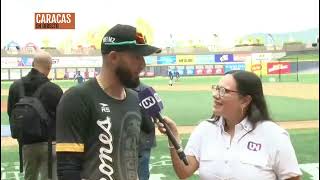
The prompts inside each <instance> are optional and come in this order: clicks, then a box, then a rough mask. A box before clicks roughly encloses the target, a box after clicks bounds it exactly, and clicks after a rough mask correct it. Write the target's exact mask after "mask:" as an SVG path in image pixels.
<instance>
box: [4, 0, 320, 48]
mask: <svg viewBox="0 0 320 180" xmlns="http://www.w3.org/2000/svg"><path fill="white" fill-rule="evenodd" d="M35 12H75V13H76V29H75V30H35V29H34V13H35ZM138 17H142V18H143V19H145V20H147V21H148V22H149V23H150V24H151V25H152V26H153V27H154V30H155V41H156V42H155V43H156V44H161V43H163V42H165V41H166V40H167V39H168V38H169V34H170V33H171V34H173V35H174V37H175V38H176V39H187V38H189V37H190V38H202V39H204V38H206V37H209V36H212V34H213V33H215V34H218V35H219V36H220V38H221V39H222V40H223V43H224V44H226V45H227V44H231V43H233V42H234V40H235V38H237V37H239V36H241V35H245V34H249V33H258V32H261V33H281V32H292V31H300V30H305V29H308V28H316V27H317V28H318V27H319V0H196V1H195V0H192V1H191V0H188V1H187V0H184V1H181V0H175V1H174V0H158V1H155V0H1V27H2V29H1V46H2V47H3V46H4V44H6V43H7V42H8V41H11V40H14V41H17V42H18V43H20V44H22V45H23V44H25V43H27V42H35V43H41V41H42V39H43V38H44V37H48V38H50V40H51V41H52V43H58V42H59V41H61V40H62V39H63V38H65V37H66V36H67V35H68V34H71V35H73V37H74V38H78V37H79V36H80V34H82V33H84V32H85V31H87V30H88V29H90V28H92V27H95V26H99V25H102V24H107V25H108V26H109V27H110V26H112V25H115V24H117V23H124V24H131V25H135V20H136V19H137V18H138Z"/></svg>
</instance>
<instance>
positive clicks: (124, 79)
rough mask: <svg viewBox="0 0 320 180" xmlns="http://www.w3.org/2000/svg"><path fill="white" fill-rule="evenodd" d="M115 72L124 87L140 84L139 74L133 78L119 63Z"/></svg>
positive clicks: (133, 86) (134, 86)
mask: <svg viewBox="0 0 320 180" xmlns="http://www.w3.org/2000/svg"><path fill="white" fill-rule="evenodd" d="M115 73H116V75H117V77H118V79H119V81H120V82H121V83H122V85H123V86H125V87H126V88H136V87H138V85H139V84H140V79H139V76H138V77H136V78H133V77H132V74H131V73H130V71H129V69H128V68H125V67H123V66H121V65H120V66H118V67H117V68H116V71H115Z"/></svg>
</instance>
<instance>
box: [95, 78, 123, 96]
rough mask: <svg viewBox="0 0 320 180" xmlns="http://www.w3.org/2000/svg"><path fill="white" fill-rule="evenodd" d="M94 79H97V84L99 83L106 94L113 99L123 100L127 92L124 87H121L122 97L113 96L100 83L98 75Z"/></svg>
mask: <svg viewBox="0 0 320 180" xmlns="http://www.w3.org/2000/svg"><path fill="white" fill-rule="evenodd" d="M96 79H97V82H98V85H99V86H100V88H101V89H102V90H103V92H105V93H106V94H107V95H108V96H110V97H112V98H113V99H117V100H123V99H125V98H126V97H127V93H126V91H125V89H124V88H122V94H123V95H124V97H123V98H119V97H115V96H112V95H110V94H109V93H108V92H107V88H106V87H104V86H103V84H102V82H101V78H100V76H97V77H96Z"/></svg>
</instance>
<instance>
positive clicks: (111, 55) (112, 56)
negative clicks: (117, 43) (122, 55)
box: [108, 51, 119, 64]
mask: <svg viewBox="0 0 320 180" xmlns="http://www.w3.org/2000/svg"><path fill="white" fill-rule="evenodd" d="M118 56H119V54H118V53H117V52H116V51H111V52H110V53H109V54H108V59H109V60H110V62H111V63H112V64H115V63H116V61H117V60H118Z"/></svg>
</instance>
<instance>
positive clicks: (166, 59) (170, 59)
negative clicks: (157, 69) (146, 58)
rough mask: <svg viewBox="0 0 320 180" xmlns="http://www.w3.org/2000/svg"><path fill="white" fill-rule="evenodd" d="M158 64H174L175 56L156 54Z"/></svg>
mask: <svg viewBox="0 0 320 180" xmlns="http://www.w3.org/2000/svg"><path fill="white" fill-rule="evenodd" d="M157 64H158V65H174V64H176V56H158V58H157Z"/></svg>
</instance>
